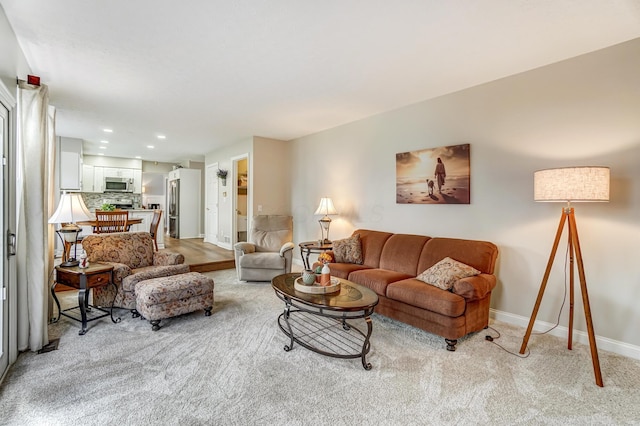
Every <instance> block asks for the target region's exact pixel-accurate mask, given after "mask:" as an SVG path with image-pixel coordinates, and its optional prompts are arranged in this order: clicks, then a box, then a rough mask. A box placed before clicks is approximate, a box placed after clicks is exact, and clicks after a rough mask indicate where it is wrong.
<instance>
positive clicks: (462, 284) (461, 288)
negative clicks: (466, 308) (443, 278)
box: [451, 274, 496, 301]
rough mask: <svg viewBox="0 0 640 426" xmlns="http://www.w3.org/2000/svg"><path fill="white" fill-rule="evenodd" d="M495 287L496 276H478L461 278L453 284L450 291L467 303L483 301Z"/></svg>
mask: <svg viewBox="0 0 640 426" xmlns="http://www.w3.org/2000/svg"><path fill="white" fill-rule="evenodd" d="M495 286H496V276H495V275H491V274H480V275H475V276H473V277H467V278H462V279H460V280H458V281H456V282H455V284H454V285H453V288H452V289H451V291H453V293H455V294H457V295H460V296H462V297H464V298H465V299H466V300H467V301H472V300H479V299H483V298H484V297H485V296H486V295H487V294H489V292H491V290H493V289H494V287H495Z"/></svg>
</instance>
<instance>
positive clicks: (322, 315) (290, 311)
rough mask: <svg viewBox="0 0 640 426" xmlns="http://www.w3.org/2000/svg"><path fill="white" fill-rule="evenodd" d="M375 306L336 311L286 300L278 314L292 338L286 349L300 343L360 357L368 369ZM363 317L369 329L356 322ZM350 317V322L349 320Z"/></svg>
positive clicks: (338, 354) (334, 354)
mask: <svg viewBox="0 0 640 426" xmlns="http://www.w3.org/2000/svg"><path fill="white" fill-rule="evenodd" d="M372 313H373V308H371V309H367V310H365V311H359V312H335V311H331V310H323V309H318V310H306V309H301V308H299V307H296V308H293V306H292V305H291V304H289V303H286V302H285V309H284V312H283V313H282V314H280V316H279V317H278V325H279V326H280V329H281V330H282V332H283V333H284V334H285V335H286V336H287V337H289V338H290V339H291V341H290V343H289V344H288V345H285V347H284V350H285V351H287V352H288V351H290V350H291V349H293V344H294V342H295V343H298V344H299V345H300V346H303V347H305V348H307V349H309V350H310V351H313V352H316V353H319V354H322V355H326V356H330V357H334V358H361V360H362V366H363V367H364V369H365V370H371V364H370V363H368V362H367V360H366V356H367V354H368V353H369V350H370V349H371V344H370V341H369V339H370V337H371V333H372V331H373V325H372V323H371V318H370V316H371V314H372ZM358 319H363V320H364V322H365V323H366V326H367V330H366V333H364V332H363V331H361V330H360V329H359V328H357V327H356V326H355V325H353V322H354V320H358ZM348 321H350V322H351V324H350V323H349V322H348Z"/></svg>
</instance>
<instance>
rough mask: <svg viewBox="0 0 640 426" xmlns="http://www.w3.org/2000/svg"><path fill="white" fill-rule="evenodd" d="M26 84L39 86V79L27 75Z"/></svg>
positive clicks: (35, 76)
mask: <svg viewBox="0 0 640 426" xmlns="http://www.w3.org/2000/svg"><path fill="white" fill-rule="evenodd" d="M27 83H29V84H33V85H34V86H40V77H38V76H37V75H28V76H27Z"/></svg>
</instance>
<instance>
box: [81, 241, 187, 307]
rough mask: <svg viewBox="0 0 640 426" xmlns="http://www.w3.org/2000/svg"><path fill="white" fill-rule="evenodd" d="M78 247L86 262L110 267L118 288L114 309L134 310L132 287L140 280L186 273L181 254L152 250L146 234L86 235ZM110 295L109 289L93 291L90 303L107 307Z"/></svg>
mask: <svg viewBox="0 0 640 426" xmlns="http://www.w3.org/2000/svg"><path fill="white" fill-rule="evenodd" d="M82 247H83V248H84V250H85V251H86V252H87V258H88V259H89V262H100V263H106V264H110V265H113V282H114V283H115V285H116V287H117V288H118V291H117V293H116V298H115V301H114V303H113V306H114V307H119V308H126V309H131V310H135V309H136V295H135V286H136V284H137V283H138V282H140V281H143V280H148V279H151V278H159V277H168V276H171V275H178V274H184V273H187V272H189V265H185V264H184V256H183V255H182V254H180V253H174V252H170V251H167V250H160V251H154V245H153V237H151V234H150V233H148V232H119V233H113V234H94V235H87V236H86V237H84V238H83V239H82ZM113 292H114V290H113V287H112V286H106V287H99V288H94V289H93V302H94V304H95V305H98V306H109V305H111V301H112V300H114V299H113V296H114V295H113Z"/></svg>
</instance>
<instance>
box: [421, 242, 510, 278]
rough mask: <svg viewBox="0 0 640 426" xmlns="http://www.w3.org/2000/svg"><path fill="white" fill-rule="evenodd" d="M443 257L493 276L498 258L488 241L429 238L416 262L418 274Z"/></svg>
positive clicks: (494, 247) (493, 247) (496, 249)
mask: <svg viewBox="0 0 640 426" xmlns="http://www.w3.org/2000/svg"><path fill="white" fill-rule="evenodd" d="M445 257H451V258H453V259H456V260H458V261H460V262H463V263H466V264H467V265H469V266H473V267H474V268H476V269H477V270H479V271H482V272H483V273H485V274H493V269H494V267H495V264H496V259H497V257H498V247H496V245H495V244H493V243H490V242H488V241H477V240H463V239H457V238H431V239H430V240H429V241H427V243H426V244H425V245H424V249H423V250H422V255H421V256H420V261H419V262H418V269H417V271H418V273H419V272H421V271H424V270H426V269H427V268H430V267H431V266H433V265H435V264H436V263H437V262H439V261H440V260H442V259H444V258H445Z"/></svg>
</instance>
